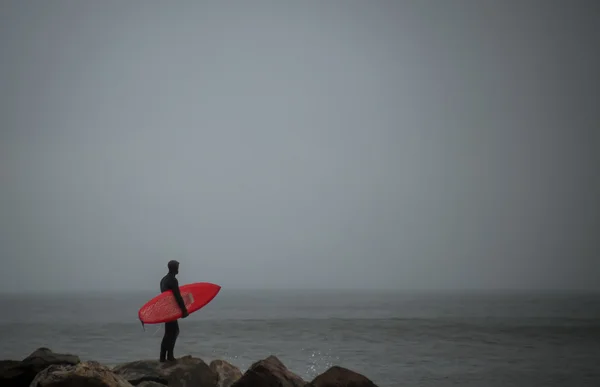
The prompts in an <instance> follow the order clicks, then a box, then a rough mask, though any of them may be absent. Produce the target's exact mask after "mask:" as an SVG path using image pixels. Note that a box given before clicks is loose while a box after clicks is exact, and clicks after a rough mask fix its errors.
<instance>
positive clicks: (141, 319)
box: [140, 319, 146, 332]
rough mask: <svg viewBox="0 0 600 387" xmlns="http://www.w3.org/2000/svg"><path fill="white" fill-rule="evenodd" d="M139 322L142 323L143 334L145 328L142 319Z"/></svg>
mask: <svg viewBox="0 0 600 387" xmlns="http://www.w3.org/2000/svg"><path fill="white" fill-rule="evenodd" d="M140 322H141V323H142V329H143V330H144V332H146V327H145V326H144V322H143V321H142V319H140Z"/></svg>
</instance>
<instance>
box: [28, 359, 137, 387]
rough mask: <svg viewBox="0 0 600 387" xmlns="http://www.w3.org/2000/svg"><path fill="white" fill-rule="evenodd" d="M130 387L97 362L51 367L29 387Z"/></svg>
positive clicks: (41, 373) (40, 374)
mask: <svg viewBox="0 0 600 387" xmlns="http://www.w3.org/2000/svg"><path fill="white" fill-rule="evenodd" d="M75 386H86V387H131V384H129V383H128V382H127V381H126V380H125V379H123V378H122V377H120V376H118V375H115V374H114V373H113V372H112V371H111V370H110V369H109V368H107V367H105V366H103V365H101V364H99V363H97V362H93V361H90V362H84V363H78V364H76V365H52V366H50V367H48V368H46V369H45V370H43V371H42V372H40V373H39V374H37V376H36V377H35V379H33V381H32V382H31V386H30V387H75Z"/></svg>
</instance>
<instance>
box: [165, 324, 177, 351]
mask: <svg viewBox="0 0 600 387" xmlns="http://www.w3.org/2000/svg"><path fill="white" fill-rule="evenodd" d="M170 324H172V325H171V327H170V328H171V336H170V341H169V348H168V350H167V360H175V354H174V352H175V342H176V341H177V336H179V323H178V322H177V320H175V321H172V322H171V323H170Z"/></svg>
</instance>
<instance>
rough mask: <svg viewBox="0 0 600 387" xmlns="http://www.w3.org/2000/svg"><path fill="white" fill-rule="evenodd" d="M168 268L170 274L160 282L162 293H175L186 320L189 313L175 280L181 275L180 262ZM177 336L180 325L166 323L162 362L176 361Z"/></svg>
mask: <svg viewBox="0 0 600 387" xmlns="http://www.w3.org/2000/svg"><path fill="white" fill-rule="evenodd" d="M167 267H168V268H169V273H168V274H167V275H166V276H164V277H163V279H162V280H161V281H160V291H161V293H164V292H166V291H168V290H171V291H172V292H173V295H174V296H175V301H177V304H178V305H179V307H180V308H181V312H182V313H183V315H182V317H181V318H186V317H187V316H188V311H187V308H186V307H185V303H184V302H183V298H182V297H181V293H180V292H179V281H177V278H175V276H176V275H177V274H179V262H177V261H169V263H168V264H167ZM177 336H179V323H178V322H177V320H174V321H169V322H167V323H165V335H164V336H163V339H162V342H161V344H160V361H161V362H164V361H166V360H169V361H174V360H175V356H174V354H173V351H174V350H175V341H177Z"/></svg>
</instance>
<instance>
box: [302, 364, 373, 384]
mask: <svg viewBox="0 0 600 387" xmlns="http://www.w3.org/2000/svg"><path fill="white" fill-rule="evenodd" d="M307 387H377V386H376V385H375V383H373V382H372V381H371V380H369V379H368V378H367V377H366V376H364V375H361V374H359V373H357V372H354V371H351V370H349V369H347V368H343V367H339V366H333V367H331V368H329V369H328V370H327V371H325V372H323V373H322V374H321V375H319V376H317V377H316V378H314V379H313V381H312V382H310V383H309V384H308V386H307Z"/></svg>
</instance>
